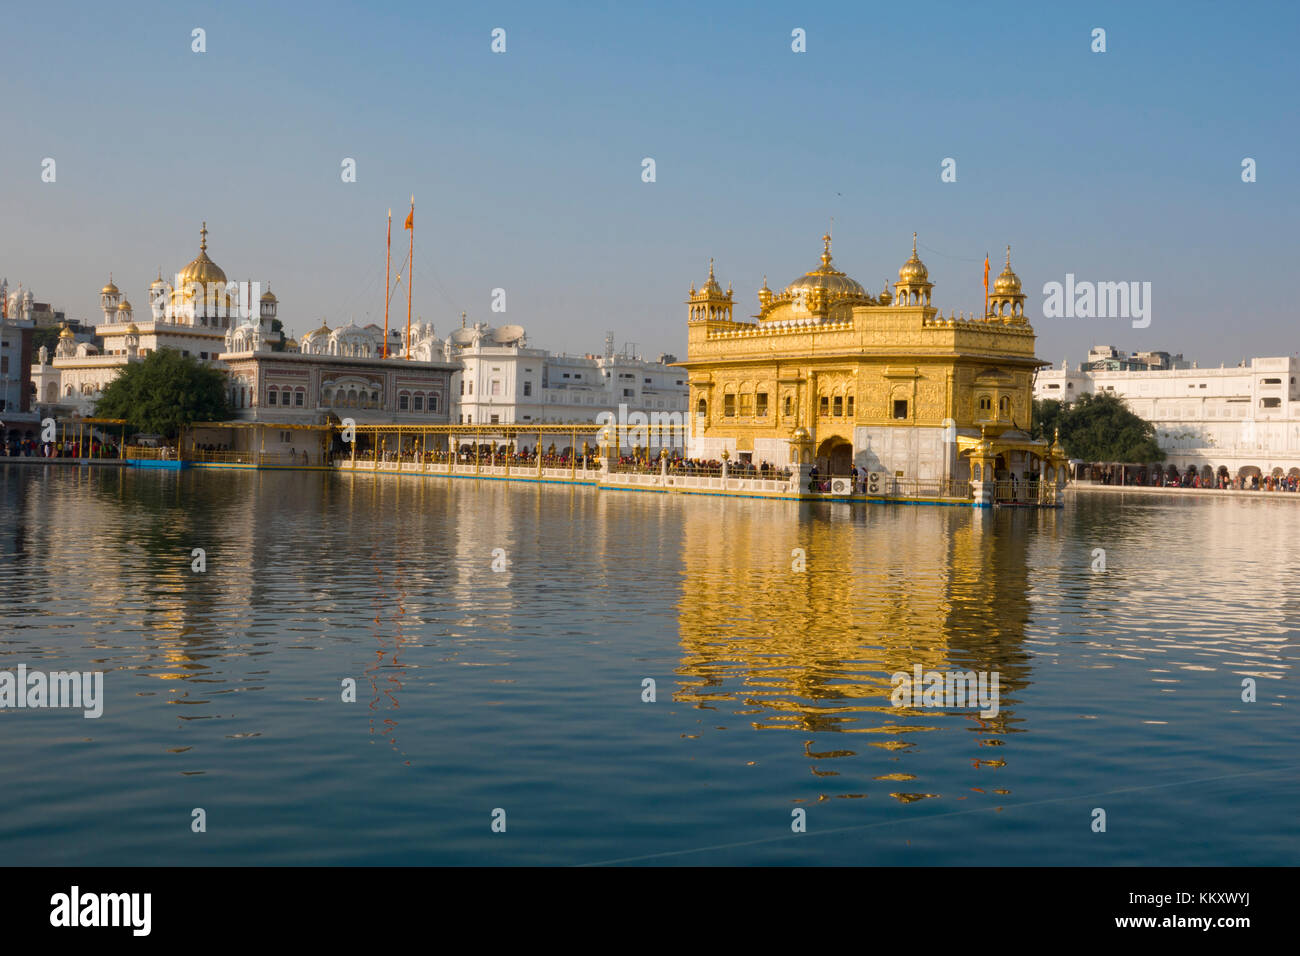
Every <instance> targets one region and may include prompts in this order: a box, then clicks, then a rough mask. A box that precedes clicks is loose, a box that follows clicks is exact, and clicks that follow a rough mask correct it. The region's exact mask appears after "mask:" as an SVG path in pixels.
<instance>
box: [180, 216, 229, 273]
mask: <svg viewBox="0 0 1300 956" xmlns="http://www.w3.org/2000/svg"><path fill="white" fill-rule="evenodd" d="M191 282H198V283H200V284H201V285H204V286H206V285H207V284H208V283H209V282H220V283H221V284H222V285H225V283H226V274H225V273H224V272H223V271H221V267H220V266H219V265H217V264H216V263H215V262H213V261H212V260H211V259H209V258H208V224H207V223H206V222H204V223H203V228H202V229H200V230H199V254H198V255H197V256H195V257H194V258H193V259H191V260H190V263H189V265H187V266H186V267H185V268H184V269H182V270H181V273H180V288H181V289H184V288H185V287H186V286H188V285H189V284H190V283H191Z"/></svg>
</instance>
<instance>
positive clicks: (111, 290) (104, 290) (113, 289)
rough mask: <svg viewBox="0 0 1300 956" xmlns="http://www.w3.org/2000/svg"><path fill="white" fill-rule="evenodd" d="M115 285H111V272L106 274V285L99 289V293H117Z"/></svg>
mask: <svg viewBox="0 0 1300 956" xmlns="http://www.w3.org/2000/svg"><path fill="white" fill-rule="evenodd" d="M117 291H118V290H117V286H115V285H113V273H111V272H110V273H109V274H108V285H106V286H104V288H102V289H100V290H99V294H100V295H117Z"/></svg>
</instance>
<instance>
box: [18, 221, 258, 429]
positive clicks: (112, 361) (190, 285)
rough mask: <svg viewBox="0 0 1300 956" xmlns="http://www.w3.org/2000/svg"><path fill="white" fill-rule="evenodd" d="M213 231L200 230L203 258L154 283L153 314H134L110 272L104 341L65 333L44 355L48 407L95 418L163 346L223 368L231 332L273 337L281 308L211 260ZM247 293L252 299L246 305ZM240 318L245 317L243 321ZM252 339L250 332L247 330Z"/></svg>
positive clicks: (35, 373)
mask: <svg viewBox="0 0 1300 956" xmlns="http://www.w3.org/2000/svg"><path fill="white" fill-rule="evenodd" d="M207 250H208V228H207V223H204V225H203V228H202V229H201V230H199V254H198V255H197V256H195V257H194V259H192V260H191V261H190V262H189V264H188V265H186V266H185V268H183V269H182V270H181V271H180V272H178V273H177V274H176V280H175V283H174V284H172V285H169V284H168V283H167V282H165V281H164V280H163V277H162V273H161V272H159V274H158V278H157V279H155V280H154V281H153V282H152V283H151V284H150V286H149V294H148V316H147V317H145V316H139V317H137V316H136V313H135V309H134V307H133V306H132V305H131V302H130V301H129V300H128V299H127V297H126V296H125V295H124V294H123V292H122V291H121V290H120V289H119V288H118V287H117V286H116V285H115V284H114V282H113V278H112V276H111V275H110V276H109V280H108V284H107V285H105V286H104V287H103V288H102V289H101V290H100V293H99V302H100V307H101V309H103V314H104V315H103V322H101V323H100V324H98V325H96V326H95V336H96V338H97V339H98V340H99V343H100V344H98V345H97V344H95V343H93V342H84V341H78V340H77V338H76V336H75V335H74V334H73V332H72V330H71V329H68V328H66V327H65V328H64V329H63V331H62V332H60V333H59V344H58V346H57V347H56V348H55V351H54V355H53V356H50V355H49V354H48V352H42V353H41V360H40V361H39V363H38V364H37V365H36V366H34V367H33V368H32V383H33V385H35V387H36V400H37V401H38V402H40V403H42V404H45V405H56V404H57V405H61V406H71V408H72V410H73V411H74V412H75V413H77V414H81V415H89V414H91V412H92V411H93V409H94V406H95V402H96V401H98V400H99V398H100V396H101V394H102V393H103V390H104V388H105V386H107V385H108V383H109V382H111V381H112V380H113V379H115V378H116V377H117V375H118V372H119V371H120V370H121V368H122V367H123V366H125V365H126V364H128V363H129V362H135V361H138V360H139V359H142V358H144V357H145V356H146V355H148V354H149V353H150V352H154V351H156V350H158V349H164V348H170V349H175V350H176V351H178V352H180V353H181V354H182V355H189V356H193V357H194V358H197V359H199V360H201V361H205V362H212V363H217V355H218V354H219V353H220V352H221V351H222V350H223V349H224V348H225V347H226V346H227V337H228V334H229V333H230V332H231V331H233V330H235V329H237V328H240V327H241V324H242V325H243V326H251V327H252V330H253V331H254V332H255V334H256V335H257V337H258V339H259V341H261V340H262V339H267V340H269V338H270V336H271V334H272V332H271V323H272V321H273V320H274V319H275V317H276V309H277V307H278V303H277V301H276V298H275V295H274V293H272V292H271V291H270V287H269V286H268V287H267V291H266V292H264V293H262V294H261V295H259V296H257V301H256V302H254V301H252V296H253V294H254V293H255V292H256V291H258V290H259V288H260V287H259V286H255V285H253V284H251V283H235V282H231V281H229V280H227V278H226V273H225V272H224V271H223V270H222V269H221V267H220V266H218V265H217V264H216V263H215V262H213V261H212V260H211V259H210V258H208V251H207ZM241 295H248V296H249V297H250V298H249V300H248V301H241V299H240V297H241ZM241 316H244V317H243V318H241ZM245 334H248V333H245Z"/></svg>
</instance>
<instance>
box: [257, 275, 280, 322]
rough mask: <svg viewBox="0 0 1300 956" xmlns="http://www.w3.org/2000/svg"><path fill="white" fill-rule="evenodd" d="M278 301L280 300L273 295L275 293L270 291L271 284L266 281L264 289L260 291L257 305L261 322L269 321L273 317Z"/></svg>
mask: <svg viewBox="0 0 1300 956" xmlns="http://www.w3.org/2000/svg"><path fill="white" fill-rule="evenodd" d="M279 301H280V300H279V299H277V298H276V297H275V293H274V292H272V291H271V284H270V283H269V282H268V283H267V284H266V291H265V292H263V293H262V298H261V301H260V303H259V306H258V308H259V313H260V316H261V319H262V321H263V322H270V321H271V320H273V319H274V318H275V313H276V310H277V309H278V308H279Z"/></svg>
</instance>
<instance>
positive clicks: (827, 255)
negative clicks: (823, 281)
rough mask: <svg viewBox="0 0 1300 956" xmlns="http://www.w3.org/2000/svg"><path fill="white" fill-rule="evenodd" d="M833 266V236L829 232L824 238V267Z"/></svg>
mask: <svg viewBox="0 0 1300 956" xmlns="http://www.w3.org/2000/svg"><path fill="white" fill-rule="evenodd" d="M830 264H831V234H830V233H829V232H828V233H826V235H824V236H822V265H824V266H828V265H830Z"/></svg>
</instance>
